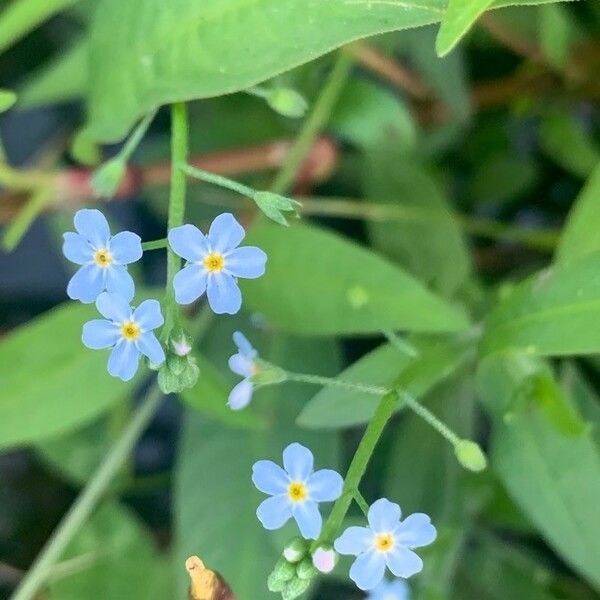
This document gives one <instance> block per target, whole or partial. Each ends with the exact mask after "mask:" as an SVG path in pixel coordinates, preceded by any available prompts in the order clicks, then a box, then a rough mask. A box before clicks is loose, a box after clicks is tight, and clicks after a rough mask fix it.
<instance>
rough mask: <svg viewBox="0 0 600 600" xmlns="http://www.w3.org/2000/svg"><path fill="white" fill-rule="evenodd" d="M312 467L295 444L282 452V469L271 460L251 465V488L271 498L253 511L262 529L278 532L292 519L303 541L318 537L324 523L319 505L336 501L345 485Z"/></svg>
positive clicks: (304, 451) (327, 471)
mask: <svg viewBox="0 0 600 600" xmlns="http://www.w3.org/2000/svg"><path fill="white" fill-rule="evenodd" d="M313 466H314V457H313V454H312V452H311V451H310V450H309V449H308V448H305V447H304V446H302V445H301V444H298V443H294V444H290V445H289V446H288V447H287V448H286V449H285V450H284V451H283V467H284V468H283V469H282V468H281V467H280V466H279V465H277V464H275V463H274V462H273V461H270V460H259V461H258V462H257V463H255V464H254V467H253V468H252V481H253V482H254V485H255V486H256V487H257V488H258V489H259V490H260V491H261V492H264V493H265V494H269V495H270V496H271V497H270V498H267V499H266V500H265V501H264V502H262V503H261V504H260V506H259V507H258V510H257V511H256V516H257V517H258V519H259V520H260V522H261V523H262V525H263V527H264V528H265V529H279V528H280V527H283V526H284V525H285V524H286V523H287V522H288V521H289V519H290V518H292V517H293V518H294V519H295V521H296V523H297V524H298V527H299V529H300V533H301V534H302V537H304V538H305V539H307V540H316V539H317V538H318V537H319V534H320V533H321V526H322V524H323V519H322V517H321V513H320V512H319V506H318V504H319V502H333V501H334V500H337V498H339V497H340V495H341V493H342V487H343V485H344V481H343V479H342V477H341V475H340V474H339V473H337V472H336V471H332V470H331V469H321V470H319V471H313Z"/></svg>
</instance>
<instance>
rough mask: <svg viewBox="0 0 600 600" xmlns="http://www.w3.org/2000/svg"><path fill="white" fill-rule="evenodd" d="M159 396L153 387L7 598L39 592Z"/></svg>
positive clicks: (23, 599) (18, 599) (25, 598)
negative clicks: (15, 588)
mask: <svg viewBox="0 0 600 600" xmlns="http://www.w3.org/2000/svg"><path fill="white" fill-rule="evenodd" d="M161 398H162V394H161V393H160V391H159V390H158V389H156V388H155V389H153V390H152V391H151V392H150V393H149V394H148V396H147V397H146V399H145V400H144V402H143V403H142V404H141V405H140V407H139V408H138V409H137V411H136V412H135V413H134V415H133V417H132V419H131V421H130V422H129V424H128V425H127V427H125V429H124V430H123V432H122V433H121V436H120V437H119V439H118V440H117V441H116V443H115V445H114V446H113V447H112V448H111V450H110V452H109V453H108V454H107V456H106V458H105V459H104V461H103V462H102V464H101V465H100V466H99V467H98V469H97V471H96V472H95V473H94V475H93V476H92V478H91V479H90V480H89V482H88V483H87V485H86V486H85V488H84V489H83V491H82V492H81V494H80V495H79V496H78V497H77V499H76V500H75V502H74V504H73V505H72V506H71V508H70V509H69V511H68V512H67V514H66V515H65V516H64V517H63V519H62V521H61V522H60V524H59V525H58V527H57V528H56V530H55V531H54V533H53V534H52V537H51V538H50V539H49V540H48V542H47V543H46V545H45V546H44V548H43V549H42V551H41V552H40V554H39V556H38V557H37V559H36V561H35V562H34V564H33V566H32V567H31V569H30V570H29V572H28V573H27V575H26V576H25V577H24V578H23V580H22V581H21V584H20V585H19V587H18V588H17V590H16V591H15V593H14V594H13V595H12V597H11V600H32V599H33V598H34V597H35V596H36V594H37V593H38V592H39V591H40V589H41V588H42V586H43V585H44V584H45V582H46V581H47V579H48V576H49V575H50V571H51V569H52V567H53V566H54V565H55V564H56V562H57V561H58V560H59V559H60V557H61V555H62V554H63V552H64V551H65V548H66V547H67V545H68V544H69V543H70V542H71V540H72V539H73V537H74V536H75V534H76V533H77V531H79V529H80V528H81V526H82V525H83V524H84V523H85V522H86V521H87V519H88V518H89V516H90V515H91V514H92V512H93V510H94V509H95V508H96V506H97V505H98V502H99V501H100V499H101V498H102V496H103V494H104V493H105V492H106V490H107V488H108V486H109V484H110V482H111V481H112V480H113V478H114V476H115V475H116V473H117V472H118V471H119V469H120V467H121V465H122V464H123V463H124V461H125V460H126V459H127V457H128V456H129V454H130V453H131V450H132V449H133V447H134V446H135V443H136V442H137V440H138V438H139V437H140V435H141V434H142V432H143V431H144V429H145V428H146V426H147V425H148V423H149V421H150V419H151V418H152V415H153V414H154V411H155V410H156V408H157V406H158V404H159V402H160V400H161Z"/></svg>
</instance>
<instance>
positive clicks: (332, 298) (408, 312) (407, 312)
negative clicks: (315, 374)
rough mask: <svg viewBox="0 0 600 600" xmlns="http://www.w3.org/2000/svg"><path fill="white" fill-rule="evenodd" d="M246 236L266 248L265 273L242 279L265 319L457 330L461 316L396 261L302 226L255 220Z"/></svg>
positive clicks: (292, 325)
mask: <svg viewBox="0 0 600 600" xmlns="http://www.w3.org/2000/svg"><path fill="white" fill-rule="evenodd" d="M248 243H251V244H255V245H257V246H259V247H260V248H262V249H263V250H264V251H265V252H266V253H267V255H268V257H269V259H268V261H267V272H266V274H265V275H264V276H263V277H261V278H260V279H257V280H254V281H246V282H245V283H242V285H243V291H244V298H245V300H246V302H247V305H248V306H249V307H250V308H251V309H252V310H254V311H256V312H258V313H260V314H261V315H262V316H264V317H265V318H266V319H267V320H268V321H269V323H270V324H271V325H273V326H275V327H278V328H281V329H283V330H286V331H289V332H296V333H301V334H303V335H310V334H320V335H325V334H333V333H341V334H350V333H367V332H375V331H381V330H388V329H406V330H410V331H427V332H441V331H453V330H459V329H463V328H465V327H466V326H467V320H466V318H465V317H464V316H463V315H462V314H461V313H460V312H459V311H458V310H456V309H454V308H453V307H452V306H450V305H449V304H446V303H445V302H444V301H442V300H441V299H439V298H437V297H436V296H434V295H433V294H431V293H430V292H428V291H427V290H426V289H425V288H424V287H423V286H422V285H421V284H420V283H419V282H418V281H416V280H415V279H413V278H412V277H411V276H410V275H408V274H407V273H406V272H404V271H403V270H402V269H400V268H399V267H395V266H393V265H392V264H391V263H389V262H387V261H386V260H384V259H383V258H381V257H379V256H377V255H376V254H374V253H373V252H370V251H369V250H366V249H364V248H361V247H359V246H357V245H356V244H353V243H352V242H350V241H347V240H345V239H344V238H342V237H340V236H338V235H336V234H334V233H331V232H328V231H324V230H322V229H319V228H317V227H314V226H308V225H300V224H298V225H293V226H292V227H290V228H289V229H284V228H283V227H277V226H274V225H266V224H265V225H260V226H258V227H257V228H255V229H253V230H252V231H251V233H250V234H249V236H248Z"/></svg>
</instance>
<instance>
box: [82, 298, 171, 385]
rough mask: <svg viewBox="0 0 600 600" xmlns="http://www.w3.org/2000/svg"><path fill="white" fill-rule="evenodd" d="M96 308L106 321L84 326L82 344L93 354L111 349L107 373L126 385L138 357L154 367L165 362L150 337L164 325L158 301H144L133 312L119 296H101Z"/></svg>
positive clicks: (95, 320) (156, 340) (135, 369)
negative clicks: (143, 357) (94, 351)
mask: <svg viewBox="0 0 600 600" xmlns="http://www.w3.org/2000/svg"><path fill="white" fill-rule="evenodd" d="M96 307H97V308H98V311H99V312H100V314H101V315H102V316H103V317H105V319H94V320H93V321H88V322H87V323H86V324H85V325H84V326H83V335H82V337H81V339H82V341H83V343H84V344H85V345H86V346H87V347H88V348H92V349H93V350H100V349H103V348H112V349H113V350H112V352H111V353H110V357H109V359H108V372H109V373H110V374H111V375H112V376H113V377H119V378H120V379H122V380H123V381H129V380H130V379H131V378H132V377H133V376H134V375H135V373H136V371H137V368H138V363H139V359H140V354H143V355H144V356H147V357H148V358H149V359H150V360H151V361H152V362H153V363H154V364H157V365H159V364H161V363H162V362H164V360H165V352H164V350H163V347H162V346H161V345H160V342H159V341H158V339H157V338H156V336H155V335H154V333H153V329H156V328H157V327H160V326H161V325H162V324H163V323H164V319H163V316H162V313H161V312H160V304H159V302H158V301H157V300H144V302H142V303H141V304H140V305H139V306H138V307H137V308H136V309H135V310H132V308H131V307H130V306H129V302H128V301H127V300H126V299H125V298H124V297H123V296H121V295H119V294H111V293H109V292H103V293H102V294H100V295H99V296H98V298H97V300H96Z"/></svg>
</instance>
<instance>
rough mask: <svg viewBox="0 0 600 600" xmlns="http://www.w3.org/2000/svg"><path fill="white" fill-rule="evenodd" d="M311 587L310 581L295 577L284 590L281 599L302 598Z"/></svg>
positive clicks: (292, 599)
mask: <svg viewBox="0 0 600 600" xmlns="http://www.w3.org/2000/svg"><path fill="white" fill-rule="evenodd" d="M309 587H310V579H300V578H299V577H294V578H293V579H291V580H290V581H288V583H287V584H286V586H285V587H284V588H283V590H282V592H281V597H282V599H283V600H294V599H295V598H298V597H299V596H302V594H304V592H305V591H306V590H307V589H308V588H309Z"/></svg>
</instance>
